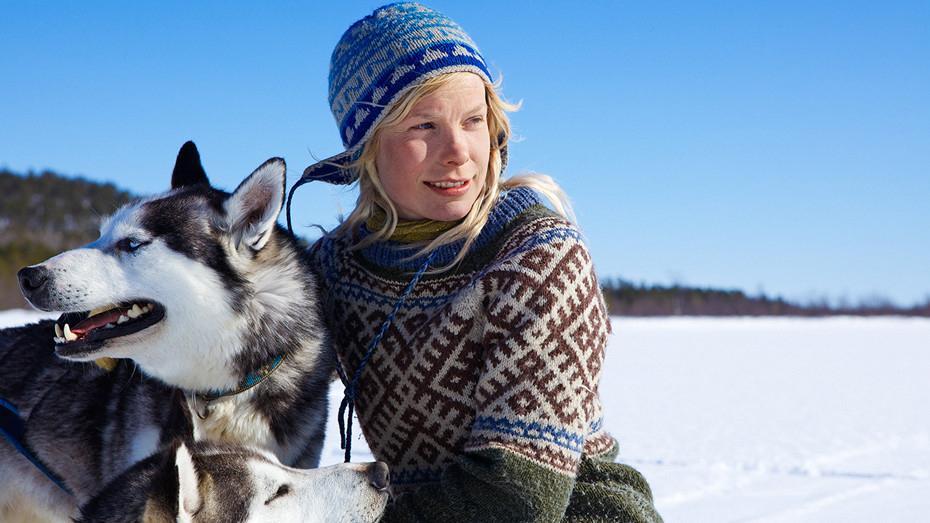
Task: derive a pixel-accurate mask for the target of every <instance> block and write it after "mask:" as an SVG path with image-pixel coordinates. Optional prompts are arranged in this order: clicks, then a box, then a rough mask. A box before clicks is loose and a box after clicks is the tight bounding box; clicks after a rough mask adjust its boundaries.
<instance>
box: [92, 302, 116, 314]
mask: <svg viewBox="0 0 930 523" xmlns="http://www.w3.org/2000/svg"><path fill="white" fill-rule="evenodd" d="M115 307H116V306H115V305H104V306H103V307H97V308H95V309H93V310H91V311H90V314H89V315H88V316H96V315H98V314H100V313H101V312H107V311H108V310H110V309H113V308H115Z"/></svg>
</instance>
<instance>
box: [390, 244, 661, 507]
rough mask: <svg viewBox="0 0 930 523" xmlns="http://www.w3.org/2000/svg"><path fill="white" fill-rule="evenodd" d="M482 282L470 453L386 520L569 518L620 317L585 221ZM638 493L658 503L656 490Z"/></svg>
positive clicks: (517, 251) (519, 251)
mask: <svg viewBox="0 0 930 523" xmlns="http://www.w3.org/2000/svg"><path fill="white" fill-rule="evenodd" d="M505 248H506V246H505ZM478 285H479V286H480V292H481V295H482V296H484V310H485V314H486V328H485V333H484V337H483V346H484V353H483V365H482V370H481V374H480V377H479V381H478V385H477V388H476V392H475V396H476V397H475V399H476V405H477V408H476V412H475V415H476V417H475V421H474V424H473V426H472V429H471V433H470V437H469V439H468V441H467V443H466V445H465V448H464V453H463V454H462V455H460V456H459V458H458V462H457V464H456V465H454V466H452V467H449V468H448V469H447V470H446V472H445V473H444V475H443V477H442V480H441V481H440V482H439V484H437V485H430V486H426V487H423V488H421V489H418V490H416V491H414V492H412V493H410V494H407V495H404V496H403V497H401V498H400V499H398V500H397V502H396V503H395V504H394V506H393V507H392V508H391V509H389V511H388V513H387V515H386V517H385V521H392V522H393V521H463V522H464V521H494V522H497V523H500V522H504V521H507V522H517V521H560V520H562V519H563V518H564V517H565V514H566V509H567V508H568V505H569V500H570V499H571V498H572V493H573V489H574V487H575V484H576V475H577V473H578V471H579V466H580V464H581V461H582V454H583V453H584V452H585V450H586V449H585V443H586V438H587V436H588V435H590V434H592V433H594V432H596V431H598V430H600V419H599V418H600V405H599V400H598V398H597V386H598V383H597V382H598V379H599V376H600V369H601V364H602V362H603V357H604V347H605V345H606V341H607V335H608V330H609V323H608V317H607V313H606V309H605V306H604V302H603V298H602V296H601V294H600V289H599V287H598V284H597V279H596V277H595V274H594V268H593V266H592V263H591V258H590V255H589V253H588V251H587V249H586V248H585V247H584V245H583V243H582V242H581V239H580V237H579V234H578V232H577V230H576V229H574V228H572V227H569V226H566V227H564V228H561V229H552V230H547V231H546V232H545V234H542V233H540V234H534V235H532V236H529V237H528V238H527V239H526V240H524V241H521V242H519V243H516V244H513V245H512V246H511V247H510V248H509V253H508V254H507V255H506V256H505V257H504V258H503V260H502V261H500V262H498V263H496V264H494V265H492V266H491V267H490V269H489V270H488V271H487V272H486V273H485V274H484V275H483V276H482V277H481V278H480V280H479V282H478ZM608 439H609V438H608ZM643 484H645V482H643ZM629 497H631V498H635V499H631V501H629V503H633V504H636V505H640V504H643V503H645V504H647V505H650V506H651V496H650V494H649V493H648V487H646V491H645V492H643V491H636V490H635V489H633V491H632V492H631V493H630V496H629ZM622 502H623V500H621V503H622ZM614 513H621V514H629V513H635V512H634V511H630V510H626V511H623V510H621V511H619V512H610V511H608V512H605V513H604V516H605V517H607V518H608V519H607V520H611V521H620V519H610V518H611V514H614ZM626 520H628V521H649V519H637V518H627V519H626Z"/></svg>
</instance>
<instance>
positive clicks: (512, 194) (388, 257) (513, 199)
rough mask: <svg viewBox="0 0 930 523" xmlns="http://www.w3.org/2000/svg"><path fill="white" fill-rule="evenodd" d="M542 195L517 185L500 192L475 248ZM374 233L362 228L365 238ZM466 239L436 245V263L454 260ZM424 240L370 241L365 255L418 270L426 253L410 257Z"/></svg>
mask: <svg viewBox="0 0 930 523" xmlns="http://www.w3.org/2000/svg"><path fill="white" fill-rule="evenodd" d="M540 204H541V202H540V199H539V196H538V195H537V194H536V192H535V191H533V190H532V189H530V188H529V187H516V188H513V189H510V190H507V191H502V192H501V194H500V196H498V200H497V204H495V205H494V208H493V209H491V214H490V216H489V217H488V222H487V223H486V224H485V225H484V228H482V229H481V233H480V234H479V235H478V238H476V239H475V243H474V244H472V247H471V249H472V250H474V249H480V248H482V247H483V246H485V245H487V244H488V243H490V242H492V241H493V240H494V239H496V238H497V237H498V236H499V235H500V234H501V233H502V232H503V231H504V229H505V228H506V227H507V225H508V224H509V223H510V222H512V221H513V220H514V218H516V217H517V216H519V215H520V214H522V213H523V212H524V211H526V210H527V209H529V208H530V207H533V206H535V205H540ZM369 234H371V231H370V230H369V229H368V227H367V226H365V225H363V226H362V227H361V228H360V235H361V238H360V239H362V238H365V237H366V236H368V235H369ZM463 244H464V240H459V241H457V242H454V243H450V244H448V245H443V246H441V247H439V248H437V249H436V254H435V255H434V256H433V261H432V264H431V265H432V266H433V267H439V266H443V265H446V264H448V263H450V262H451V261H452V260H453V259H455V256H456V255H457V254H458V253H459V250H461V248H462V245H463ZM420 248H422V244H420V245H415V246H411V245H409V244H407V243H403V242H399V241H394V240H393V239H392V240H387V241H382V242H377V243H375V244H372V245H369V246H368V247H366V248H364V249H362V250H361V254H362V256H363V257H364V258H365V259H367V260H368V261H370V262H372V263H374V264H376V265H379V266H381V267H386V268H392V269H398V270H403V271H415V270H416V269H417V268H418V267H420V266H421V265H422V263H423V260H424V259H425V256H426V255H423V256H417V257H416V258H410V256H412V255H413V254H415V253H416V252H417V251H418V250H419V249H420Z"/></svg>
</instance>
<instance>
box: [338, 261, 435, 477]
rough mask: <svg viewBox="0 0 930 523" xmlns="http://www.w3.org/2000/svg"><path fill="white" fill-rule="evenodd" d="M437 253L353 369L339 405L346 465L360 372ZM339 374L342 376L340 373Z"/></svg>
mask: <svg viewBox="0 0 930 523" xmlns="http://www.w3.org/2000/svg"><path fill="white" fill-rule="evenodd" d="M436 252H437V251H433V252H431V253H430V254H429V256H427V257H426V261H425V262H423V265H422V266H421V267H420V269H419V270H418V271H417V272H416V274H414V275H413V278H412V279H411V280H410V283H408V284H407V288H406V289H404V293H403V294H401V296H400V298H398V299H397V301H396V302H395V303H394V308H393V309H391V313H390V314H389V315H388V317H387V319H385V320H384V323H382V324H381V329H379V330H378V333H377V334H375V336H374V337H373V338H372V339H371V342H370V343H369V344H368V350H367V351H366V352H365V355H364V356H362V360H361V361H359V363H358V368H356V369H355V373H354V374H353V375H352V381H351V382H349V384H348V385H347V386H346V390H345V395H344V396H343V397H342V403H340V404H339V436H340V438H341V439H342V441H341V443H342V445H341V446H342V448H343V449H345V451H346V454H345V462H346V463H348V462H349V461H350V460H351V458H352V415H353V414H354V412H355V395H356V394H357V393H358V384H359V381H360V380H361V378H362V372H364V370H365V367H366V366H367V365H368V362H369V360H371V357H372V355H374V353H375V349H376V348H377V347H378V344H379V343H381V338H382V337H384V334H385V333H386V332H387V330H388V327H390V326H391V324H392V323H394V317H395V316H396V315H397V311H398V310H400V307H401V305H403V304H404V301H405V300H406V299H407V296H409V295H410V293H411V292H413V288H414V287H415V286H416V285H417V282H419V281H420V278H421V277H423V274H424V273H425V272H426V270H427V269H428V268H429V265H430V263H431V262H432V261H433V256H435V255H436ZM340 374H342V373H341V372H340ZM346 413H348V416H347V417H346V418H345V421H343V416H344V415H345V414H346Z"/></svg>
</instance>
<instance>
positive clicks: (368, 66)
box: [295, 2, 505, 188]
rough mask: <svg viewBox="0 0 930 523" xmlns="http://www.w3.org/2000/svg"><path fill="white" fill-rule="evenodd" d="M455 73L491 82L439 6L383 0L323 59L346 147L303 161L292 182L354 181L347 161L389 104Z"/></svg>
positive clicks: (477, 54)
mask: <svg viewBox="0 0 930 523" xmlns="http://www.w3.org/2000/svg"><path fill="white" fill-rule="evenodd" d="M461 71H467V72H471V73H475V74H477V75H478V76H480V77H481V78H483V79H485V80H486V81H488V82H490V81H491V75H490V73H489V72H488V68H487V65H486V64H485V61H484V58H482V56H481V53H480V52H479V51H478V47H477V46H476V45H475V42H473V41H472V39H471V38H470V37H469V36H468V34H466V33H465V31H464V30H463V29H462V28H461V27H460V26H459V25H458V24H456V23H455V22H454V21H452V20H451V19H449V18H448V17H446V16H445V15H443V14H442V13H439V12H438V11H434V10H433V9H430V8H428V7H425V6H422V5H420V4H416V3H413V2H403V3H396V4H388V5H385V6H383V7H379V8H378V9H375V11H374V12H373V13H372V14H370V15H369V16H366V17H365V18H362V19H361V20H359V21H357V22H355V23H354V24H352V26H351V27H349V29H348V30H346V32H345V33H344V34H343V35H342V38H341V39H340V40H339V43H338V44H337V45H336V49H335V50H334V51H333V56H332V58H331V60H330V65H329V103H330V106H331V108H332V111H333V116H335V117H336V124H337V125H338V126H339V134H340V135H341V136H342V144H343V145H344V146H345V148H346V150H345V151H344V152H342V153H340V154H337V155H336V156H333V157H331V158H327V159H325V160H323V161H321V162H318V163H316V164H314V165H311V166H310V167H307V168H306V169H305V170H304V174H303V177H301V179H300V180H298V182H297V185H301V184H303V183H306V182H308V181H312V180H322V181H326V182H329V183H335V184H349V183H352V182H354V181H355V179H356V178H357V176H356V174H355V172H353V170H352V169H348V168H347V167H348V165H349V164H350V163H351V162H352V161H353V160H355V159H356V158H357V157H358V154H360V152H361V150H362V147H363V146H364V145H365V142H366V141H367V140H368V139H369V138H371V134H372V132H373V131H374V129H375V127H376V126H377V125H378V122H380V121H381V119H382V118H383V117H384V116H385V114H387V111H388V109H389V108H390V107H391V105H392V104H393V103H394V102H396V101H397V100H399V99H400V98H401V96H403V95H404V93H406V92H407V91H408V90H410V89H411V88H412V87H415V86H416V85H418V84H420V83H422V82H423V81H424V80H426V79H427V78H431V77H434V76H439V75H441V74H446V73H453V72H461ZM504 155H505V153H504V152H502V157H505V156H504ZM295 188H296V186H295Z"/></svg>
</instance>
